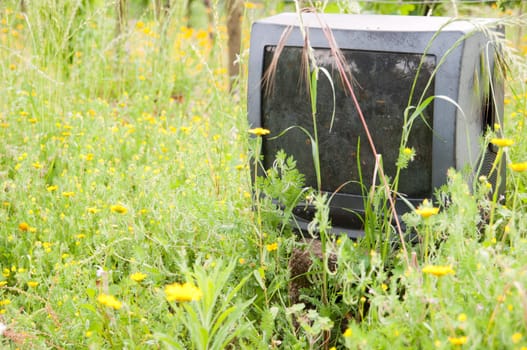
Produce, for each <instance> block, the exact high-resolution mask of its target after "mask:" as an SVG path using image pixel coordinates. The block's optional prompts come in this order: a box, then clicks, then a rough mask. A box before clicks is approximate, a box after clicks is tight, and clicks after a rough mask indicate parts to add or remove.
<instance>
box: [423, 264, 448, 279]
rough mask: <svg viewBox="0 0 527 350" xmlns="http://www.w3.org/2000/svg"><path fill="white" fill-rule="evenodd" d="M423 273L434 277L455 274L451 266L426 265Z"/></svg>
mask: <svg viewBox="0 0 527 350" xmlns="http://www.w3.org/2000/svg"><path fill="white" fill-rule="evenodd" d="M422 271H423V273H426V274H429V275H434V276H437V277H441V276H445V275H453V274H455V273H456V272H455V271H454V270H453V269H452V266H441V265H427V266H425V267H423V270H422Z"/></svg>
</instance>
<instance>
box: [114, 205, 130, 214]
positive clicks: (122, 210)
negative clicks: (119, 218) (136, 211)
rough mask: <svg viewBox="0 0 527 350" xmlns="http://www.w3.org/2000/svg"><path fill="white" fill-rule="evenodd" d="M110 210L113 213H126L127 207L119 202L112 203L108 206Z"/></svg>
mask: <svg viewBox="0 0 527 350" xmlns="http://www.w3.org/2000/svg"><path fill="white" fill-rule="evenodd" d="M110 210H111V211H112V212H114V213H119V214H126V213H127V212H128V209H127V208H126V207H125V206H122V205H120V204H116V205H112V206H111V207H110Z"/></svg>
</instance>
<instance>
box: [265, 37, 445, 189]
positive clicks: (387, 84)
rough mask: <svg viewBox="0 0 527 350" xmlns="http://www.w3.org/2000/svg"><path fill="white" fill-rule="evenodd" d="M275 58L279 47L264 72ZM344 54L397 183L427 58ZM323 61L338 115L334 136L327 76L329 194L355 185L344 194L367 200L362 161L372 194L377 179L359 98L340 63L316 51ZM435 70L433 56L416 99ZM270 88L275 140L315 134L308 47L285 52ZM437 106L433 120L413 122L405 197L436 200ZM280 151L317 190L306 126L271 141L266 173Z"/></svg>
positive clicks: (321, 92) (324, 139)
mask: <svg viewBox="0 0 527 350" xmlns="http://www.w3.org/2000/svg"><path fill="white" fill-rule="evenodd" d="M274 52H275V47H274V46H268V47H266V49H265V54H264V72H267V69H268V68H269V65H270V64H271V61H272V58H273V55H274ZM342 53H343V55H344V58H345V61H346V67H347V68H346V69H347V70H348V73H349V74H350V75H351V77H352V79H351V80H352V84H353V89H354V92H355V95H356V96H357V98H358V102H359V104H360V107H361V109H362V112H363V114H364V116H365V119H366V122H367V124H368V127H369V130H370V132H371V135H372V137H373V141H374V143H375V146H376V148H377V152H378V153H380V154H381V155H382V159H383V165H384V169H385V172H386V174H387V175H388V176H390V177H393V175H395V171H396V162H397V158H398V155H399V144H400V139H401V134H402V127H403V113H404V110H405V108H406V107H407V104H408V98H409V95H410V90H411V87H412V84H413V82H414V78H415V75H416V73H417V70H418V67H419V63H420V61H421V57H422V55H419V54H407V53H400V52H395V53H392V52H373V51H354V50H343V51H342ZM315 58H316V60H317V62H318V64H319V66H322V67H324V68H325V69H326V70H327V71H328V72H329V73H330V75H331V77H332V81H333V82H334V86H335V90H336V91H335V93H336V105H335V109H336V113H335V116H334V118H333V126H332V128H331V130H330V125H331V121H332V111H333V93H332V89H331V85H330V83H329V81H328V79H327V78H326V77H325V76H324V75H323V74H322V73H320V74H319V79H318V89H317V129H318V138H319V152H320V168H321V179H322V190H324V191H328V192H334V191H335V190H336V189H337V188H339V186H341V185H342V184H344V183H346V182H348V181H351V183H350V184H348V185H346V186H344V187H343V188H342V189H341V190H340V192H341V193H348V194H359V195H360V194H362V189H361V186H360V184H359V168H358V162H359V163H360V170H361V172H362V180H363V182H362V184H363V185H364V186H365V188H366V189H368V188H369V187H370V186H371V183H372V179H373V173H374V164H375V159H374V156H373V153H372V151H371V148H370V146H369V144H368V142H367V137H366V133H365V132H364V128H363V126H362V124H361V122H360V120H359V116H358V114H357V111H356V109H355V107H354V104H353V101H352V98H351V97H350V94H349V93H347V92H346V89H345V88H344V87H343V84H342V81H341V78H340V77H339V74H338V71H337V68H336V64H335V58H334V57H333V56H332V55H331V53H330V51H329V50H328V49H315ZM434 68H435V57H434V56H425V59H424V64H423V65H422V66H421V70H420V72H419V76H418V79H417V85H416V88H415V91H414V95H413V96H414V97H415V99H416V100H417V99H418V98H419V97H420V96H421V94H422V92H423V90H424V88H425V86H426V84H427V83H428V81H429V80H430V77H431V76H432V72H433V70H434ZM268 83H269V84H268V85H269V86H270V88H269V90H267V91H262V115H263V118H262V126H263V127H264V128H267V129H269V130H271V133H272V134H271V136H276V135H278V134H280V133H281V132H282V131H284V130H286V129H287V128H289V127H291V126H300V127H302V128H305V129H306V130H308V131H309V132H310V133H313V118H312V113H311V103H310V98H309V92H308V89H307V88H306V79H305V65H303V64H302V48H300V47H285V48H284V49H283V51H282V52H281V54H280V57H279V59H278V63H277V65H276V71H275V74H274V75H273V79H272V81H269V82H268ZM428 90H429V91H428V94H427V96H430V95H433V93H434V91H433V84H431V86H430V88H429V89H428ZM414 103H415V102H414ZM431 106H432V104H430V106H429V108H428V109H427V110H426V111H425V113H424V115H425V120H426V122H425V121H423V120H422V119H421V118H418V119H417V120H416V121H415V122H414V124H413V127H412V130H411V133H410V137H409V142H408V147H413V148H415V150H416V155H415V158H414V160H413V162H411V163H410V165H409V166H408V168H406V169H405V170H403V171H402V173H401V176H400V180H399V192H401V193H404V194H406V195H408V196H410V197H423V196H428V195H430V194H431V190H432V185H431V177H432V137H433V132H432V130H431V128H432V120H433V119H432V107H431ZM427 124H428V125H427ZM359 140H360V142H359ZM359 144H360V146H359ZM280 149H283V150H284V151H285V152H286V153H287V154H288V155H293V156H294V158H295V159H296V160H297V166H298V169H299V171H301V172H302V173H303V174H304V175H305V176H306V185H308V186H311V187H314V188H316V187H317V186H316V183H317V182H316V176H315V171H314V166H313V159H312V152H311V142H310V139H309V137H308V136H307V135H306V134H305V133H304V132H302V131H301V130H300V128H292V129H290V130H289V131H288V132H287V133H285V134H284V135H282V136H281V137H278V138H276V139H273V140H269V139H268V138H265V139H264V144H263V154H264V166H265V167H266V168H268V167H270V166H272V163H273V157H274V155H275V154H276V152H277V151H278V150H280Z"/></svg>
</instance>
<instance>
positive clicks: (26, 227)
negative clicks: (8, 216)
mask: <svg viewBox="0 0 527 350" xmlns="http://www.w3.org/2000/svg"><path fill="white" fill-rule="evenodd" d="M18 229H19V230H20V231H24V232H27V231H29V229H30V226H29V224H28V223H27V222H21V223H20V224H18Z"/></svg>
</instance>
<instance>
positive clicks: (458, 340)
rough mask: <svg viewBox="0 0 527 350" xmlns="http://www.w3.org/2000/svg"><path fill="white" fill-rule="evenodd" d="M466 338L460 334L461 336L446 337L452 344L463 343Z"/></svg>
mask: <svg viewBox="0 0 527 350" xmlns="http://www.w3.org/2000/svg"><path fill="white" fill-rule="evenodd" d="M467 340H468V338H467V336H465V335H464V336H461V337H448V341H449V342H450V344H452V345H463V344H465V343H466V342H467Z"/></svg>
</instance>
